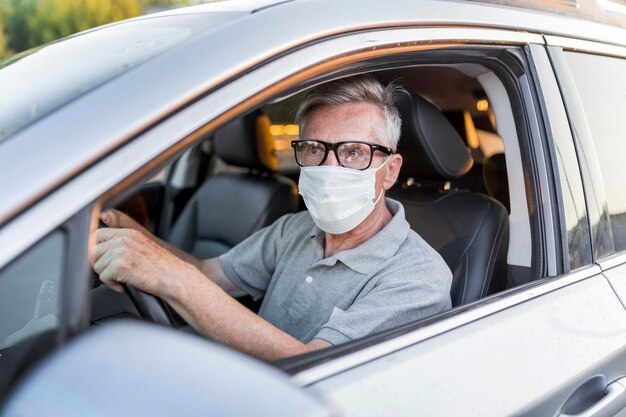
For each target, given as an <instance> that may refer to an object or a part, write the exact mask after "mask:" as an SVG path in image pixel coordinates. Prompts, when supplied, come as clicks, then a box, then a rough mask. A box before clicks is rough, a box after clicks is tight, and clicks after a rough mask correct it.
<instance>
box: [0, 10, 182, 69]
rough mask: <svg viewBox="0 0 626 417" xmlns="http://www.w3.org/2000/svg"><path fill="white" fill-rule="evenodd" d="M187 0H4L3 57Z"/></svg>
mask: <svg viewBox="0 0 626 417" xmlns="http://www.w3.org/2000/svg"><path fill="white" fill-rule="evenodd" d="M186 3H187V0H0V59H2V58H6V57H9V56H11V55H12V54H14V53H17V52H21V51H24V50H27V49H30V48H33V47H35V46H38V45H41V44H44V43H48V42H50V41H53V40H55V39H59V38H63V37H65V36H69V35H71V34H73V33H76V32H80V31H83V30H86V29H90V28H92V27H95V26H100V25H103V24H106V23H110V22H115V21H117V20H122V19H127V18H130V17H134V16H139V15H140V14H142V13H143V10H144V8H146V7H148V6H153V5H159V6H172V5H183V4H186Z"/></svg>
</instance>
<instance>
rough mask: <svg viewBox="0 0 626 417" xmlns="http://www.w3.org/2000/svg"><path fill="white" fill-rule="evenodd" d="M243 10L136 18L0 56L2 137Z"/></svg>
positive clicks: (0, 132) (237, 14)
mask: <svg viewBox="0 0 626 417" xmlns="http://www.w3.org/2000/svg"><path fill="white" fill-rule="evenodd" d="M241 15H242V13H210V14H207V13H204V14H193V15H180V16H175V17H167V16H164V17H151V18H144V19H137V20H131V21H127V22H122V23H116V24H112V25H109V26H105V27H103V28H101V29H94V30H92V31H88V32H84V33H82V34H80V35H76V36H72V37H69V38H66V39H65V40H62V41H58V42H53V43H50V44H48V45H44V46H41V47H37V48H34V49H32V50H30V51H27V52H24V53H21V54H18V55H16V56H14V57H12V58H9V59H8V60H5V61H0V91H2V94H0V142H1V141H2V140H4V139H6V138H7V137H9V136H11V135H12V134H14V133H15V132H17V131H18V130H20V129H22V128H24V127H25V126H27V125H29V124H31V123H33V122H34V121H36V120H38V119H40V118H42V117H44V116H45V115H47V114H49V113H50V112H52V111H54V110H55V109H57V108H59V107H61V106H63V105H64V104H66V103H68V102H70V101H72V100H74V99H75V98H77V97H79V96H80V95H81V94H84V93H85V92H87V91H89V90H92V89H93V88H95V87H97V86H98V85H100V84H103V83H105V82H106V81H109V80H111V79H113V78H114V77H116V76H117V75H120V74H122V73H124V72H126V71H128V70H129V69H131V68H134V67H136V66H138V65H139V64H141V63H143V62H145V61H147V60H148V59H150V58H152V57H154V56H156V55H158V54H160V53H163V52H164V51H167V50H169V49H171V48H173V47H174V46H176V45H178V44H180V43H181V42H183V41H185V40H186V39H189V38H190V37H192V36H193V35H195V34H197V33H200V32H205V31H207V30H209V29H214V28H215V27H217V26H219V25H222V24H224V23H226V22H230V21H232V20H234V19H235V18H236V17H238V16H241Z"/></svg>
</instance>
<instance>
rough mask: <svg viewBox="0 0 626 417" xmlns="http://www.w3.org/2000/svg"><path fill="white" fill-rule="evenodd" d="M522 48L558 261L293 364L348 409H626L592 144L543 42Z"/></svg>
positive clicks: (620, 332) (622, 335) (617, 309)
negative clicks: (476, 298)
mask: <svg viewBox="0 0 626 417" xmlns="http://www.w3.org/2000/svg"><path fill="white" fill-rule="evenodd" d="M525 50H526V53H527V55H526V59H527V60H528V65H529V66H528V67H527V73H526V74H523V75H520V78H522V79H525V80H528V82H529V85H530V86H532V89H533V90H534V91H535V92H536V96H534V97H533V96H532V95H530V94H529V95H528V96H525V97H524V99H525V103H524V105H525V106H526V111H527V112H529V113H532V115H533V116H531V117H530V119H531V120H533V118H534V121H535V122H537V123H538V125H537V126H535V127H533V126H532V125H531V127H530V128H531V130H533V129H535V128H536V132H537V133H538V134H537V136H535V139H537V138H538V137H540V138H541V139H540V140H533V143H532V145H533V152H535V156H536V160H535V161H545V165H543V166H542V164H541V163H538V166H537V167H535V169H536V171H535V174H536V175H537V179H538V181H539V182H540V189H541V200H542V201H543V210H542V216H543V221H542V224H543V227H544V228H546V229H544V232H545V233H544V242H549V243H547V244H548V245H550V247H548V248H546V251H547V252H548V253H547V258H550V253H549V252H553V253H552V255H553V256H554V259H555V264H554V265H553V267H550V266H549V265H548V269H551V268H554V269H553V270H552V272H551V273H549V276H550V277H549V278H546V279H543V280H540V281H537V282H534V283H531V284H529V285H526V286H522V287H519V288H516V289H513V290H510V291H508V292H506V293H503V294H500V295H497V296H494V297H491V298H490V299H486V300H483V301H482V302H478V303H475V304H474V305H471V306H468V307H466V308H465V309H462V310H461V311H457V312H456V314H453V312H450V314H448V315H446V316H445V317H443V318H441V319H440V320H438V321H436V322H434V323H426V324H423V325H422V326H418V327H416V328H415V329H414V330H412V331H406V332H405V333H404V334H401V335H400V336H398V337H396V338H395V339H391V338H388V340H385V341H384V342H383V343H379V344H372V345H371V346H369V347H366V348H364V349H362V350H359V351H356V352H351V353H349V354H346V355H343V356H341V357H337V358H336V359H335V360H331V361H327V362H326V363H323V364H321V365H318V366H311V367H308V368H307V367H306V366H304V367H300V368H296V369H295V379H296V381H298V382H299V383H301V384H302V385H303V386H305V387H307V388H309V389H311V390H314V391H318V392H321V393H322V394H323V395H324V397H325V398H326V399H328V400H329V402H330V403H332V404H335V406H336V407H338V408H339V409H340V410H342V411H343V412H344V413H345V415H349V416H351V415H354V416H370V415H371V416H386V415H388V416H398V415H414V413H418V414H419V415H424V416H448V415H449V416H458V415H465V416H468V415H476V416H505V415H528V416H538V415H541V416H552V415H555V416H556V415H579V414H580V415H583V414H582V413H588V414H584V415H596V414H593V413H595V412H598V414H597V415H624V412H623V411H621V410H622V409H623V408H624V407H625V406H626V399H625V398H624V381H626V380H624V379H622V378H624V376H626V365H625V364H626V362H625V359H626V311H624V307H623V305H622V303H621V302H620V300H619V299H618V298H617V297H616V295H615V292H614V291H613V288H612V284H613V285H614V282H615V280H616V279H617V274H618V271H617V270H613V271H608V272H605V273H606V275H607V276H608V277H609V280H607V279H606V278H605V276H604V275H603V274H602V273H601V272H602V271H601V268H600V266H598V265H597V264H595V263H594V262H593V260H594V259H597V258H595V257H594V256H593V255H592V243H593V242H592V240H591V236H592V235H591V233H594V235H593V236H594V239H595V237H596V236H597V232H596V228H597V227H598V226H597V224H596V223H594V218H595V219H597V218H599V217H601V216H600V215H598V214H594V213H595V212H592V213H589V212H588V209H587V207H589V204H595V203H596V202H594V201H589V198H590V196H589V194H587V200H586V203H585V194H584V192H583V191H584V190H585V189H586V187H584V185H586V183H584V181H583V180H584V179H585V178H584V177H582V176H581V172H580V170H581V168H579V167H582V169H588V167H587V166H586V165H585V161H586V160H587V159H586V158H591V156H590V155H588V154H587V153H585V152H586V149H581V148H580V147H577V146H576V145H577V142H576V141H575V140H574V138H573V134H572V132H575V130H570V126H569V123H568V115H567V114H566V111H565V107H564V103H563V100H562V99H561V94H560V90H559V85H558V83H557V80H556V78H555V76H554V73H553V71H552V66H551V63H550V60H549V57H548V54H547V52H546V50H545V49H544V46H542V45H540V44H539V43H535V44H533V43H529V44H528V45H527V46H526V49H525ZM522 95H524V93H522ZM568 109H569V107H568ZM577 155H578V157H580V159H578V157H577ZM526 169H528V170H530V169H532V168H531V167H526ZM589 211H591V209H589ZM594 216H595V217H594ZM589 219H591V228H590V226H589ZM614 262H615V261H614ZM599 264H600V265H602V266H603V267H604V265H605V264H604V263H603V262H599Z"/></svg>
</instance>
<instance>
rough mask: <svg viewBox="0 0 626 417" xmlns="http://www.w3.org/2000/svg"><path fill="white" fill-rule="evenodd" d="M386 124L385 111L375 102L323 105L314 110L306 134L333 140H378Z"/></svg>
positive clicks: (308, 121)
mask: <svg viewBox="0 0 626 417" xmlns="http://www.w3.org/2000/svg"><path fill="white" fill-rule="evenodd" d="M383 126H384V119H383V114H382V111H381V110H380V109H379V108H378V106H376V105H375V104H372V103H369V102H359V103H349V104H337V105H321V106H317V107H315V108H314V109H313V110H312V111H311V113H310V115H309V117H308V120H307V123H306V126H305V136H306V137H315V138H316V139H323V140H327V141H331V142H336V141H340V140H350V139H360V140H371V141H374V139H377V138H378V137H379V136H380V129H381V128H383ZM376 142H377V141H376Z"/></svg>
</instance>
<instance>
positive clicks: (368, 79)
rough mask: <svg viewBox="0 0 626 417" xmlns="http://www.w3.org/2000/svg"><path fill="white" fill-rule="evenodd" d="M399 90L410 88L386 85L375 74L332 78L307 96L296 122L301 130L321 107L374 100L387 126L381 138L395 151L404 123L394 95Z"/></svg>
mask: <svg viewBox="0 0 626 417" xmlns="http://www.w3.org/2000/svg"><path fill="white" fill-rule="evenodd" d="M399 92H406V90H405V89H404V88H403V87H400V86H398V85H396V84H395V83H394V82H393V81H392V82H390V83H389V84H387V86H386V87H384V86H383V85H382V84H381V83H380V82H378V80H376V78H374V77H372V76H371V75H358V76H355V77H350V78H343V79H340V80H336V81H331V82H329V83H326V84H322V85H320V86H318V87H317V88H315V89H313V90H312V91H311V92H309V93H308V94H307V95H306V97H305V98H304V100H303V101H302V103H300V106H299V107H298V112H297V114H296V123H297V124H298V125H299V126H300V132H304V129H305V127H306V122H307V119H308V117H309V116H310V114H311V112H312V111H313V109H315V108H316V107H318V106H337V105H340V104H351V103H363V102H367V103H371V104H374V105H375V106H376V107H378V108H379V109H380V110H381V112H382V114H383V118H384V121H385V126H381V131H380V132H379V134H380V139H381V140H382V141H383V142H384V143H385V144H386V145H387V146H388V147H390V148H391V149H393V151H394V152H395V151H396V149H397V147H398V141H399V140H400V128H401V125H402V120H401V119H400V113H399V112H398V109H397V107H396V105H395V104H394V96H395V94H396V93H399Z"/></svg>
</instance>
